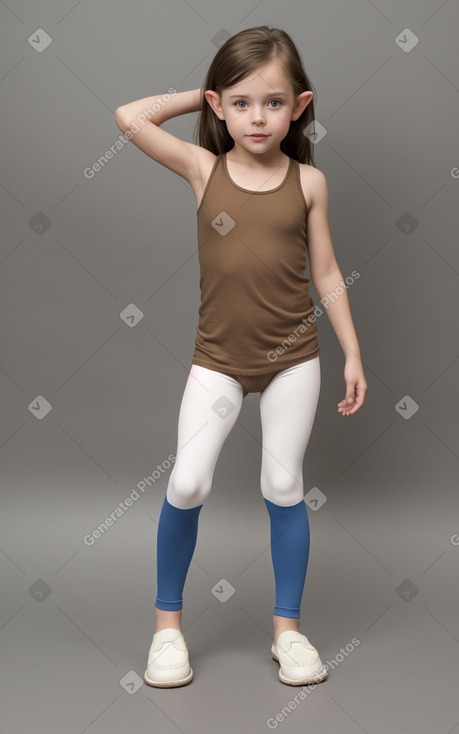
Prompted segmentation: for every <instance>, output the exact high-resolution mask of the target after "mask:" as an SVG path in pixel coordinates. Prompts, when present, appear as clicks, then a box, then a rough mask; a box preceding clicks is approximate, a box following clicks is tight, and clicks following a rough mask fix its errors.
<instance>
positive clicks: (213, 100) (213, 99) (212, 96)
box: [204, 89, 225, 120]
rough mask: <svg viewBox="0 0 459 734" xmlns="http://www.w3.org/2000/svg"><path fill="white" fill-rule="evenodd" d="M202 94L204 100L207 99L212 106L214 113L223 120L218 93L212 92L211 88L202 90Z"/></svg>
mask: <svg viewBox="0 0 459 734" xmlns="http://www.w3.org/2000/svg"><path fill="white" fill-rule="evenodd" d="M204 96H205V98H206V100H207V101H208V103H209V105H210V106H211V107H212V109H213V111H214V112H215V114H216V115H217V117H218V118H219V119H220V120H224V119H225V115H224V113H223V110H222V106H221V99H220V95H219V94H218V92H214V90H213V89H206V91H205V92H204Z"/></svg>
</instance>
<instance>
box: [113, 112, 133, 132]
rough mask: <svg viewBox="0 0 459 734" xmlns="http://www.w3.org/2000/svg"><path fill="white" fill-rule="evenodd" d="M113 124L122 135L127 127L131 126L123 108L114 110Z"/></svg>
mask: <svg viewBox="0 0 459 734" xmlns="http://www.w3.org/2000/svg"><path fill="white" fill-rule="evenodd" d="M115 122H116V124H117V126H118V127H119V129H120V130H121V131H122V132H123V133H124V132H126V130H127V129H128V128H129V125H130V124H131V123H130V121H129V120H128V118H127V115H126V110H125V108H124V106H122V107H117V108H116V110H115Z"/></svg>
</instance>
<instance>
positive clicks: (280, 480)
mask: <svg viewBox="0 0 459 734" xmlns="http://www.w3.org/2000/svg"><path fill="white" fill-rule="evenodd" d="M260 485H261V493H262V495H263V497H265V498H266V499H268V500H270V501H271V502H274V504H275V505H294V504H297V503H298V502H300V500H302V499H303V493H304V486H303V480H302V477H301V476H300V477H298V476H295V475H292V474H290V472H288V471H287V470H286V469H282V468H279V469H277V470H276V471H274V472H270V473H269V474H267V473H266V472H265V473H262V475H261V479H260Z"/></svg>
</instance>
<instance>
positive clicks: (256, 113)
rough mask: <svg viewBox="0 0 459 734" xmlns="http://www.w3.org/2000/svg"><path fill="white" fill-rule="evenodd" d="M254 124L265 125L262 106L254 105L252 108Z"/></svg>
mask: <svg viewBox="0 0 459 734" xmlns="http://www.w3.org/2000/svg"><path fill="white" fill-rule="evenodd" d="M252 122H253V123H254V124H256V125H264V124H265V114H264V111H263V107H262V105H254V106H253V107H252Z"/></svg>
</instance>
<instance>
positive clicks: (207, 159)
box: [189, 145, 217, 208]
mask: <svg viewBox="0 0 459 734" xmlns="http://www.w3.org/2000/svg"><path fill="white" fill-rule="evenodd" d="M195 155H196V168H195V173H194V176H193V178H192V179H191V180H190V181H189V183H190V186H191V188H192V189H193V193H194V196H195V199H196V208H198V207H199V205H200V203H201V199H202V195H203V193H204V189H205V188H206V186H207V182H208V180H209V176H210V174H211V172H212V168H213V167H214V164H215V161H216V160H217V156H216V155H215V154H214V153H212V152H211V151H210V150H207V148H202V147H201V146H199V145H198V146H196V150H195Z"/></svg>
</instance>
